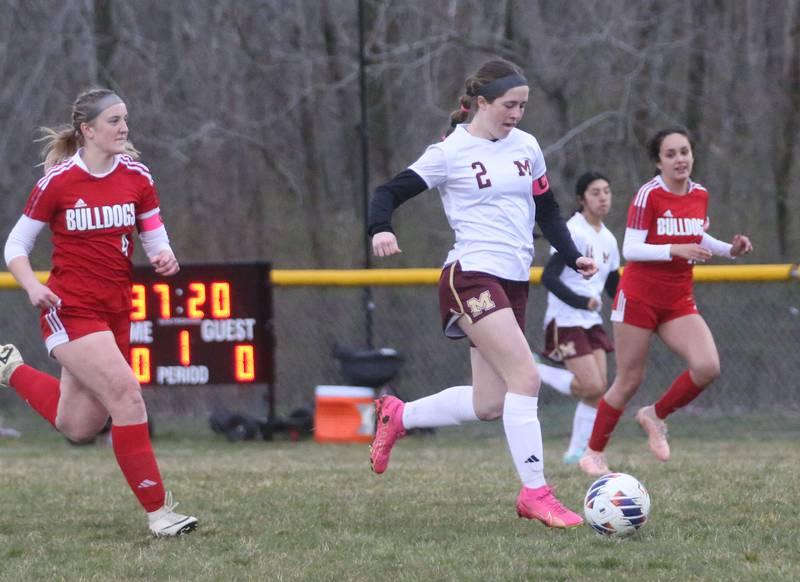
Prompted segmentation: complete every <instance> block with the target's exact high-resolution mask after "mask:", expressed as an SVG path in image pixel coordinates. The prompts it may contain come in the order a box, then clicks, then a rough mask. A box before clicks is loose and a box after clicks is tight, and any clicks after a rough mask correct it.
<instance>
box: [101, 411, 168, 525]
mask: <svg viewBox="0 0 800 582" xmlns="http://www.w3.org/2000/svg"><path fill="white" fill-rule="evenodd" d="M111 442H112V444H113V446H114V454H115V455H116V457H117V463H119V468H120V469H122V474H123V475H125V479H126V480H127V481H128V485H129V486H130V488H131V490H132V491H133V494H134V495H136V498H137V499H138V500H139V503H141V504H142V507H144V508H145V511H155V510H156V509H160V508H161V507H162V506H163V505H164V484H163V483H162V482H161V473H159V471H158V463H156V456H155V455H154V454H153V446H152V445H151V444H150V434H149V432H148V428H147V423H146V422H143V423H142V424H131V425H127V426H117V425H116V424H114V425H112V426H111Z"/></svg>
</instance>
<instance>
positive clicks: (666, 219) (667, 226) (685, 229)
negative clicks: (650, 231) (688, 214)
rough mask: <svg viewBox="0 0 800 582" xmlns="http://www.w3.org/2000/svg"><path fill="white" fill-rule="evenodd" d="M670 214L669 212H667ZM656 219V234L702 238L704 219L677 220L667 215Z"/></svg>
mask: <svg viewBox="0 0 800 582" xmlns="http://www.w3.org/2000/svg"><path fill="white" fill-rule="evenodd" d="M667 212H669V210H668V211H667ZM666 214H667V213H666V212H665V213H664V216H659V217H658V218H657V219H656V233H657V234H659V235H664V236H687V235H688V236H702V234H703V224H704V223H705V219H703V218H675V217H673V216H671V214H672V213H671V212H670V216H667V215H666Z"/></svg>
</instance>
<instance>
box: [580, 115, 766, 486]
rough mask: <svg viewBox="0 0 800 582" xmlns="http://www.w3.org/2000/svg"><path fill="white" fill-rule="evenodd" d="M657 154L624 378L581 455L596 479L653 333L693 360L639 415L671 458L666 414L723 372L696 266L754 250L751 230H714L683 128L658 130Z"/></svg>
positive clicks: (631, 294) (619, 335) (622, 289)
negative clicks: (702, 307)
mask: <svg viewBox="0 0 800 582" xmlns="http://www.w3.org/2000/svg"><path fill="white" fill-rule="evenodd" d="M648 153H649V156H650V159H651V160H652V161H653V162H654V163H655V165H656V168H657V169H658V174H657V175H656V176H655V178H653V179H652V180H650V181H649V182H647V183H646V184H645V185H644V186H642V187H641V188H640V189H639V192H638V194H637V195H636V197H635V198H634V199H633V201H632V202H631V205H630V208H629V210H628V223H627V229H626V231H625V239H624V243H623V246H622V252H623V255H624V256H625V258H626V259H627V261H628V262H627V264H626V266H625V269H624V271H623V274H622V279H621V281H620V285H619V289H618V291H617V295H616V297H615V299H614V305H613V307H612V312H611V321H613V322H614V344H615V346H616V361H617V375H616V378H615V379H614V383H613V384H612V385H611V388H609V390H608V392H606V394H605V395H604V396H603V398H602V399H601V400H600V404H599V406H598V410H597V418H596V419H595V423H594V427H593V429H592V436H591V438H590V440H589V446H588V448H587V449H586V452H585V453H584V455H583V457H582V458H581V460H580V462H579V464H580V467H581V469H583V470H584V471H585V472H586V473H588V474H590V475H593V476H596V475H603V474H605V473H608V472H609V468H608V464H607V462H606V459H605V454H604V452H603V451H604V450H605V447H606V444H607V443H608V440H609V438H610V437H611V433H612V432H613V430H614V427H616V425H617V422H618V421H619V418H620V416H621V415H622V412H623V411H624V409H625V406H626V405H627V403H628V402H629V401H630V399H631V398H632V397H633V395H634V394H635V393H636V390H637V389H638V388H639V385H640V384H641V383H642V380H643V378H644V371H645V365H646V363H647V353H648V351H649V349H650V340H651V339H652V336H653V334H654V333H656V334H658V336H659V337H660V338H661V340H662V341H663V342H664V343H665V344H666V345H667V346H668V347H669V348H670V349H671V350H672V351H673V352H675V353H676V354H678V355H679V356H681V357H682V358H683V359H684V360H686V362H687V364H688V369H687V370H686V371H685V372H683V373H682V374H681V375H680V376H678V377H677V378H676V379H675V381H674V382H673V383H672V385H671V386H670V387H669V388H668V389H667V391H666V392H664V394H662V395H661V398H659V400H658V401H657V402H655V404H653V405H650V406H645V407H644V408H641V409H640V410H639V411H638V412H637V413H636V420H637V421H638V422H639V424H640V425H641V426H642V428H643V429H644V430H645V432H646V433H647V435H648V442H649V446H650V450H651V451H652V452H653V454H654V455H655V456H656V458H658V459H659V460H661V461H667V460H669V456H670V451H669V443H668V442H667V424H666V422H665V421H664V419H666V418H667V416H669V415H670V414H671V413H673V412H674V411H675V410H677V409H678V408H681V407H683V406H686V405H687V404H689V402H691V401H692V400H694V399H695V398H696V397H697V396H698V395H699V394H700V393H701V392H702V391H703V389H704V388H706V387H707V386H708V385H709V384H711V382H713V381H714V380H715V379H716V378H717V377H718V376H719V373H720V368H719V354H718V353H717V347H716V345H715V344H714V337H713V336H712V335H711V331H710V330H709V328H708V326H707V325H706V322H705V320H704V319H703V318H702V316H701V315H700V314H699V313H698V311H697V306H696V305H695V302H694V297H693V295H692V265H693V264H694V263H701V262H705V261H706V260H708V259H710V258H711V257H712V255H718V256H724V257H730V258H733V257H739V256H742V255H744V254H746V253H749V252H751V251H752V249H753V247H752V245H751V244H750V240H749V239H748V238H747V237H746V236H744V235H741V234H737V235H735V236H734V237H733V240H732V242H731V243H730V244H728V243H725V242H722V241H720V240H717V239H715V238H714V237H712V236H710V235H709V234H708V233H706V231H705V227H706V226H707V224H708V218H707V217H708V213H707V210H708V192H707V191H706V189H705V188H703V186H701V185H700V184H697V183H695V182H693V181H692V180H691V179H690V176H691V172H692V165H693V163H694V157H693V153H692V142H691V140H690V138H689V134H688V133H687V132H686V131H685V130H684V129H680V128H670V129H664V130H662V131H659V132H658V133H657V134H656V135H655V136H654V137H653V139H652V140H651V141H650V144H649V146H648Z"/></svg>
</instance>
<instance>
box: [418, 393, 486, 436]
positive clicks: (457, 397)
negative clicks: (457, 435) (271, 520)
mask: <svg viewBox="0 0 800 582" xmlns="http://www.w3.org/2000/svg"><path fill="white" fill-rule="evenodd" d="M475 420H478V416H477V415H476V414H475V406H474V404H473V403H472V386H453V387H452V388H446V389H444V390H442V391H441V392H437V393H436V394H433V395H431V396H426V397H425V398H420V399H419V400H414V401H413V402H406V404H405V407H404V408H403V426H404V427H405V428H432V427H436V426H455V425H457V424H461V423H462V422H473V421H475Z"/></svg>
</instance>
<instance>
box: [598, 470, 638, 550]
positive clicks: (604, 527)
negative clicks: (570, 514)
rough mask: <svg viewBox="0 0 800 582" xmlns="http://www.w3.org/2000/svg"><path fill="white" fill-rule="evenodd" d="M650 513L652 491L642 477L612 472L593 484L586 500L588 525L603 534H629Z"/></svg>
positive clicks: (613, 535) (619, 535) (616, 535)
mask: <svg viewBox="0 0 800 582" xmlns="http://www.w3.org/2000/svg"><path fill="white" fill-rule="evenodd" d="M649 513H650V494H649V493H647V489H645V488H644V485H642V484H641V483H639V480H638V479H636V478H635V477H631V476H630V475H626V474H625V473H609V474H607V475H603V476H602V477H600V478H599V479H598V480H597V481H595V482H594V483H592V485H591V487H589V490H588V491H587V492H586V497H585V498H584V500H583V514H584V516H586V524H587V525H589V527H591V528H592V529H593V530H594V531H596V532H597V533H598V534H600V535H604V536H608V537H627V536H629V535H631V534H633V533H635V532H636V531H637V530H638V529H639V528H640V527H642V526H643V525H644V524H645V522H647V516H648V514H649Z"/></svg>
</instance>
